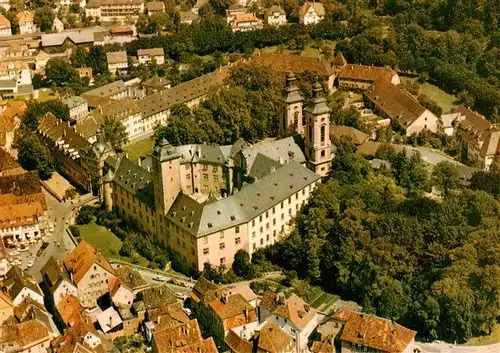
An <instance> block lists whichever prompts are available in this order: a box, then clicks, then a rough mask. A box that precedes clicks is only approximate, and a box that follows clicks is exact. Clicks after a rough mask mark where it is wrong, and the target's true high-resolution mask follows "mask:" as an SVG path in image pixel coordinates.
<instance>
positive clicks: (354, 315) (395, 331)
mask: <svg viewBox="0 0 500 353" xmlns="http://www.w3.org/2000/svg"><path fill="white" fill-rule="evenodd" d="M334 319H336V320H339V321H343V322H345V324H344V328H343V330H342V334H341V336H340V339H341V340H342V341H347V342H350V343H354V344H357V345H361V346H364V347H369V348H372V349H375V350H378V351H382V352H387V353H401V352H403V351H404V350H405V349H406V347H407V346H408V345H409V344H410V343H411V342H412V340H413V339H414V337H415V335H416V332H415V331H412V330H410V329H407V328H406V327H403V326H401V325H399V324H398V323H395V322H392V321H391V320H387V319H384V318H381V317H378V316H375V315H368V314H364V313H358V312H354V311H350V310H341V311H339V312H337V313H336V314H335V316H334Z"/></svg>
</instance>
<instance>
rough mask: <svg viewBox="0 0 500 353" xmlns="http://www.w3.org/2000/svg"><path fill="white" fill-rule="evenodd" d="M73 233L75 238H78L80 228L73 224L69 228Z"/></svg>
mask: <svg viewBox="0 0 500 353" xmlns="http://www.w3.org/2000/svg"><path fill="white" fill-rule="evenodd" d="M69 230H70V232H71V235H73V236H74V237H75V238H78V237H79V236H80V229H79V228H78V227H76V226H71V227H70V228H69Z"/></svg>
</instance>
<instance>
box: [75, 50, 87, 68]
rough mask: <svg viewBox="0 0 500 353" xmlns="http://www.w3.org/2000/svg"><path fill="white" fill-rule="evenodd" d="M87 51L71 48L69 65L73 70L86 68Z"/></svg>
mask: <svg viewBox="0 0 500 353" xmlns="http://www.w3.org/2000/svg"><path fill="white" fill-rule="evenodd" d="M88 55H89V53H88V51H87V49H86V48H84V47H81V46H76V47H74V48H73V55H71V65H72V66H73V67H75V68H82V67H87V58H88Z"/></svg>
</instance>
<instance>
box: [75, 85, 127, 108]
mask: <svg viewBox="0 0 500 353" xmlns="http://www.w3.org/2000/svg"><path fill="white" fill-rule="evenodd" d="M81 97H83V98H85V99H86V100H87V104H88V106H89V107H90V108H92V109H94V108H97V107H98V106H99V105H102V104H101V103H100V102H99V103H98V104H92V103H91V102H92V97H96V98H101V99H102V98H106V99H107V100H110V99H111V100H113V99H114V100H119V99H122V98H126V97H127V86H126V85H125V83H124V82H123V81H122V80H118V81H115V82H112V83H108V84H107V85H104V86H101V87H98V88H96V89H93V90H91V91H87V92H85V93H84V94H82V95H81Z"/></svg>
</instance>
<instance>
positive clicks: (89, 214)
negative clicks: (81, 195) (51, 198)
mask: <svg viewBox="0 0 500 353" xmlns="http://www.w3.org/2000/svg"><path fill="white" fill-rule="evenodd" d="M96 210H97V209H96V208H95V207H92V206H82V207H81V208H80V210H79V211H78V216H76V224H80V225H82V224H89V223H90V222H91V221H92V219H93V218H94V216H95V213H96Z"/></svg>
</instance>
